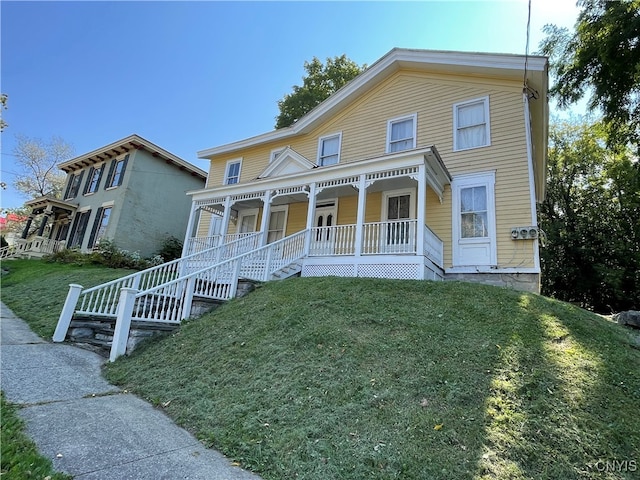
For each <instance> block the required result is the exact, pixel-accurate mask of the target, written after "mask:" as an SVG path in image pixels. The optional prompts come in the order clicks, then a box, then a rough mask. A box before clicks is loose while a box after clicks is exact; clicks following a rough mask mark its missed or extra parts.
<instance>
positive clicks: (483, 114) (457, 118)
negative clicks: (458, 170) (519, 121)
mask: <svg viewBox="0 0 640 480" xmlns="http://www.w3.org/2000/svg"><path fill="white" fill-rule="evenodd" d="M453 122H454V123H453V149H454V150H467V149H469V148H477V147H485V146H488V145H490V144H491V140H490V128H489V97H483V98H476V99H474V100H470V101H468V102H461V103H456V104H455V105H454V106H453Z"/></svg>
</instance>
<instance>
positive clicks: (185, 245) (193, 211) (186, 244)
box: [181, 202, 198, 257]
mask: <svg viewBox="0 0 640 480" xmlns="http://www.w3.org/2000/svg"><path fill="white" fill-rule="evenodd" d="M197 211H198V208H197V207H196V204H195V203H194V202H192V203H191V211H190V212H189V221H188V223H187V233H186V234H185V237H184V243H183V244H182V255H181V256H182V257H185V256H187V255H189V254H190V253H193V252H190V251H189V250H190V247H191V245H192V241H191V239H192V237H193V225H194V223H195V217H196V212H197Z"/></svg>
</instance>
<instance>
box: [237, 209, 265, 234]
mask: <svg viewBox="0 0 640 480" xmlns="http://www.w3.org/2000/svg"><path fill="white" fill-rule="evenodd" d="M258 214H259V209H258V208H247V209H245V210H240V211H239V212H238V222H237V225H236V233H240V228H241V227H242V218H243V217H248V216H251V215H255V219H254V221H253V230H252V232H255V231H256V228H258Z"/></svg>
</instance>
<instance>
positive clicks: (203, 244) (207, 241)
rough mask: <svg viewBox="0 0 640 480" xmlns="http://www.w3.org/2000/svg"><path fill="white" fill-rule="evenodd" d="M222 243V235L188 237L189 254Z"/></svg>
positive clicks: (187, 249)
mask: <svg viewBox="0 0 640 480" xmlns="http://www.w3.org/2000/svg"><path fill="white" fill-rule="evenodd" d="M219 244H220V235H213V236H211V237H191V238H189V239H187V248H186V252H187V255H192V254H194V253H198V252H201V251H203V250H209V249H210V248H214V247H217V246H218V245H219Z"/></svg>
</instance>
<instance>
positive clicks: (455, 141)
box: [453, 95, 491, 152]
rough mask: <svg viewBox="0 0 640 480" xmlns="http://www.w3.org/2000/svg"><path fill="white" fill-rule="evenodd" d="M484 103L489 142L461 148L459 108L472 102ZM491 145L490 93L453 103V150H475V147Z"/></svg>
mask: <svg viewBox="0 0 640 480" xmlns="http://www.w3.org/2000/svg"><path fill="white" fill-rule="evenodd" d="M479 102H483V103H484V118H485V120H486V121H485V130H486V132H485V133H486V138H487V143H486V144H484V145H477V146H475V147H467V148H459V147H458V108H459V107H464V106H465V105H470V104H472V103H479ZM490 146H491V116H490V115H489V95H487V96H484V97H478V98H473V99H471V100H465V101H463V102H457V103H454V104H453V151H454V152H463V151H465V150H473V149H474V148H484V147H490Z"/></svg>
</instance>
